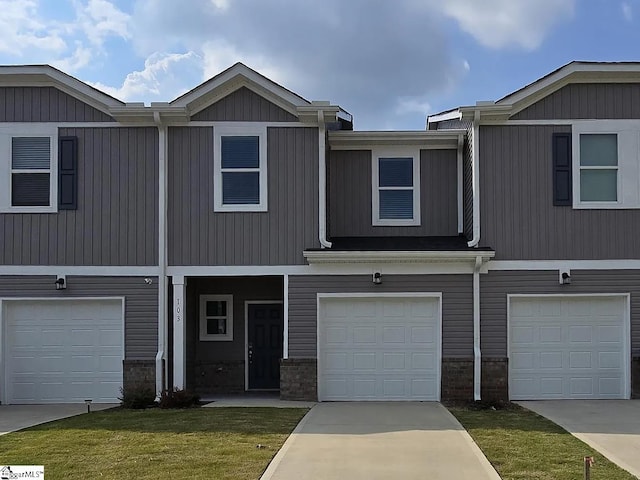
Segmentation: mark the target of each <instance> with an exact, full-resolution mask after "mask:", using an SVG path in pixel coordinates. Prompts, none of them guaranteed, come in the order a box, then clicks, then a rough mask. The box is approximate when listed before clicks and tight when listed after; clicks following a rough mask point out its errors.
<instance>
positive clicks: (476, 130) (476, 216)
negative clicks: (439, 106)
mask: <svg viewBox="0 0 640 480" xmlns="http://www.w3.org/2000/svg"><path fill="white" fill-rule="evenodd" d="M479 124H480V110H476V111H475V113H474V116H473V127H472V128H473V138H472V140H471V141H472V142H473V143H472V159H471V164H472V168H471V179H472V184H473V238H472V239H471V241H470V242H468V243H467V245H469V246H470V247H476V246H478V243H480V172H479V170H478V169H479V162H478V158H479V156H480V151H479V149H480V125H479Z"/></svg>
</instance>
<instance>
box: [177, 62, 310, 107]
mask: <svg viewBox="0 0 640 480" xmlns="http://www.w3.org/2000/svg"><path fill="white" fill-rule="evenodd" d="M242 87H246V88H248V89H249V90H252V91H253V92H255V93H256V94H258V95H260V96H262V97H264V98H266V99H267V100H269V101H270V102H272V103H274V104H275V105H278V106H279V107H280V108H282V109H283V110H286V111H287V112H289V113H291V114H293V115H295V116H298V107H305V106H311V105H312V102H310V101H308V100H306V99H305V98H303V97H301V96H300V95H298V94H296V93H293V92H292V91H291V90H288V89H287V88H285V87H283V86H282V85H279V84H278V83H276V82H274V81H273V80H270V79H268V78H267V77H265V76H264V75H261V74H260V73H258V72H256V71H255V70H253V69H251V68H249V67H247V66H246V65H245V64H243V63H240V62H238V63H236V64H234V65H232V66H231V67H229V68H227V69H226V70H224V71H223V72H221V73H219V74H218V75H216V76H215V77H213V78H211V79H209V80H207V81H206V82H204V83H201V84H200V85H198V86H197V87H195V88H194V89H192V90H190V91H188V92H187V93H185V94H183V95H181V96H179V97H178V98H176V99H174V100H172V101H171V102H169V105H172V106H177V107H184V108H186V109H187V110H188V112H189V114H190V115H193V114H195V113H198V112H200V111H201V110H204V109H205V108H207V107H208V106H210V105H212V104H214V103H216V102H217V101H219V100H220V99H222V98H224V97H226V96H227V95H229V94H231V93H233V92H235V91H236V90H238V89H240V88H242Z"/></svg>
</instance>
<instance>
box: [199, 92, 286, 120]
mask: <svg viewBox="0 0 640 480" xmlns="http://www.w3.org/2000/svg"><path fill="white" fill-rule="evenodd" d="M191 120H196V121H219V122H240V121H245V122H297V121H298V119H297V118H296V117H295V116H294V115H292V114H290V113H289V112H287V111H286V110H283V109H282V108H280V107H278V106H277V105H275V104H273V103H271V102H269V101H268V100H266V99H265V98H263V97H261V96H260V95H258V94H257V93H255V92H253V91H251V90H249V89H248V88H247V87H241V88H239V89H238V90H236V91H235V92H233V93H231V94H229V95H227V96H226V97H224V98H223V99H221V100H219V101H217V102H216V103H214V104H213V105H211V106H209V107H207V108H205V109H203V110H201V111H200V112H198V113H196V114H195V115H193V116H192V117H191Z"/></svg>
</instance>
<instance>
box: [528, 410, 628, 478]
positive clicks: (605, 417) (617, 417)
mask: <svg viewBox="0 0 640 480" xmlns="http://www.w3.org/2000/svg"><path fill="white" fill-rule="evenodd" d="M518 403H519V404H520V405H522V406H523V407H525V408H528V409H529V410H533V411H534V412H536V413H537V414H539V415H542V416H543V417H546V418H548V419H549V420H551V421H552V422H555V423H557V424H558V425H560V426H561V427H562V428H564V429H565V430H567V431H568V432H569V433H571V434H572V435H574V436H575V437H577V438H579V439H580V440H582V441H583V442H584V443H586V444H587V445H589V446H591V447H592V448H594V449H595V450H597V451H598V452H600V453H601V454H602V455H604V456H605V457H607V458H608V459H609V460H611V461H612V462H614V463H616V464H617V465H618V466H620V467H622V468H624V469H625V470H627V471H628V472H630V473H631V474H633V475H635V476H636V477H639V478H640V400H544V401H537V402H518ZM585 454H586V452H585Z"/></svg>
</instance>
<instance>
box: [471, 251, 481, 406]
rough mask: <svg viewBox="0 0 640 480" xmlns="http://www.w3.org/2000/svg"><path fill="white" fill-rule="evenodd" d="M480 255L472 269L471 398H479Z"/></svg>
mask: <svg viewBox="0 0 640 480" xmlns="http://www.w3.org/2000/svg"><path fill="white" fill-rule="evenodd" d="M481 266H482V257H480V256H477V257H476V264H475V268H474V269H473V399H474V400H476V401H477V400H480V396H481V395H480V392H481V379H482V352H481V350H480V267H481Z"/></svg>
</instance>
